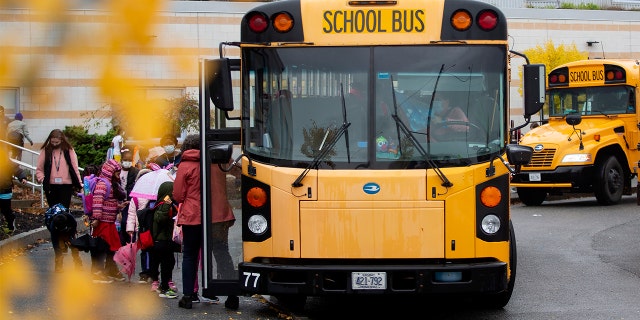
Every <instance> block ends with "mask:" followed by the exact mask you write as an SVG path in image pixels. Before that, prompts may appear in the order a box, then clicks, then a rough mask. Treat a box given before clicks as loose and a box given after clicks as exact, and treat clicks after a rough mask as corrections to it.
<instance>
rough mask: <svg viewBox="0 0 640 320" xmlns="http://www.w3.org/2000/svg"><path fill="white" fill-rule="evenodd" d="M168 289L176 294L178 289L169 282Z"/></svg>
mask: <svg viewBox="0 0 640 320" xmlns="http://www.w3.org/2000/svg"><path fill="white" fill-rule="evenodd" d="M169 289H171V290H173V292H178V287H176V284H175V283H173V281H169Z"/></svg>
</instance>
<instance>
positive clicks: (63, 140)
mask: <svg viewBox="0 0 640 320" xmlns="http://www.w3.org/2000/svg"><path fill="white" fill-rule="evenodd" d="M51 138H60V149H62V150H63V151H68V150H71V149H73V147H72V146H71V143H69V139H67V136H65V135H64V132H62V130H60V129H53V130H51V132H49V136H48V137H47V139H46V140H45V141H44V143H43V144H42V147H41V148H40V149H44V151H45V152H46V153H48V154H51V152H52V151H53V145H52V144H51Z"/></svg>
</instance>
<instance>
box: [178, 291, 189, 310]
mask: <svg viewBox="0 0 640 320" xmlns="http://www.w3.org/2000/svg"><path fill="white" fill-rule="evenodd" d="M191 300H193V298H192V297H190V296H189V295H186V294H185V295H184V296H182V299H180V301H178V307H180V308H185V309H191V308H193V305H192V303H193V302H192V301H191Z"/></svg>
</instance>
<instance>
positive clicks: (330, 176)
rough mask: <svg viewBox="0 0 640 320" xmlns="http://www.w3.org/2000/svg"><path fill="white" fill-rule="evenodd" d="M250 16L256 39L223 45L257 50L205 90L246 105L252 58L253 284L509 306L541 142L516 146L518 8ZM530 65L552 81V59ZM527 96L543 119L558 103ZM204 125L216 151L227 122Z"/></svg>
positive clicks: (365, 8) (292, 10)
mask: <svg viewBox="0 0 640 320" xmlns="http://www.w3.org/2000/svg"><path fill="white" fill-rule="evenodd" d="M240 28H241V41H240V42H236V43H223V44H221V49H222V48H223V47H226V46H237V47H239V49H240V59H229V58H225V57H221V59H218V60H216V61H214V62H212V63H211V65H212V69H214V70H213V71H212V72H211V74H209V78H208V80H209V81H210V86H208V87H207V88H206V90H207V93H210V95H211V98H212V100H213V102H214V104H215V106H216V107H217V108H219V109H221V110H224V111H230V110H232V109H233V105H232V103H231V101H230V100H231V97H232V93H231V89H232V85H231V83H232V82H231V80H230V79H231V77H230V75H229V74H230V72H231V71H232V70H236V71H239V74H240V81H239V84H240V99H241V107H240V110H241V116H240V119H239V120H240V123H241V132H242V134H241V138H239V140H240V146H241V152H242V183H241V194H242V218H241V221H239V222H240V226H239V227H240V228H242V239H241V240H242V244H241V246H242V254H241V257H240V256H238V257H237V262H238V276H239V279H238V284H239V286H240V291H241V292H244V293H260V294H268V295H274V296H276V297H278V298H279V299H281V300H283V301H288V302H293V303H295V304H297V305H299V306H300V305H301V304H303V303H304V301H305V299H306V297H307V296H324V295H363V294H364V295H366V294H403V295H407V294H408V295H440V294H470V295H476V296H477V297H479V298H480V299H481V300H482V301H483V302H484V303H485V304H486V305H488V306H492V307H502V306H504V305H506V304H507V303H508V301H509V299H510V297H511V294H512V292H513V289H514V282H515V275H516V244H515V231H514V229H513V225H512V223H511V217H510V213H509V204H510V197H509V193H510V190H509V186H510V181H509V180H510V174H511V173H512V170H513V168H511V167H510V166H509V165H508V164H507V161H506V160H505V156H506V157H507V158H508V159H509V161H510V162H511V165H516V166H519V165H521V164H524V163H526V162H527V161H528V159H529V157H530V155H531V150H530V148H525V147H522V146H509V145H508V141H509V127H508V119H509V97H508V93H509V82H510V79H509V76H510V74H511V72H510V64H509V59H510V56H511V55H510V52H509V49H508V46H509V44H508V39H507V20H506V18H505V16H504V15H503V14H502V12H500V11H499V10H498V9H497V8H495V7H493V6H491V5H488V4H486V3H483V2H476V1H462V0H419V1H418V0H397V1H343V0H326V1H310V0H299V1H278V2H274V3H270V4H265V5H261V6H258V7H256V8H255V9H253V10H251V11H250V12H248V13H247V14H246V15H245V16H244V18H243V19H242V24H241V26H240ZM221 51H224V50H221ZM525 70H529V69H525ZM531 70H533V71H537V73H536V72H533V71H532V72H525V74H533V75H535V77H534V78H535V79H537V82H535V83H534V85H533V86H531V88H535V87H536V85H537V86H538V87H537V89H536V90H538V91H539V92H542V93H543V92H544V76H543V75H544V70H543V69H542V70H540V68H539V66H532V68H531ZM541 75H542V76H541ZM541 77H542V81H541V83H542V85H541V86H540V81H538V80H539V79H540V78H541ZM525 81H526V79H525ZM531 88H530V86H527V85H525V89H526V90H527V92H530V91H531V90H530V89H531ZM534 91H535V90H534ZM543 98H544V96H543ZM536 99H537V100H536ZM445 100H446V101H448V103H449V104H450V105H451V107H452V109H447V108H446V106H445V104H446V103H447V102H445ZM526 100H531V101H532V102H531V103H528V104H527V108H526V110H525V114H526V115H527V116H529V115H531V114H533V113H535V112H536V111H537V110H538V109H539V108H540V106H541V104H540V103H539V102H540V101H539V100H540V99H539V95H538V97H536V96H535V95H533V96H530V97H529V99H526ZM445 110H456V111H453V112H455V116H454V113H452V111H445ZM208 112H209V110H208V109H207V108H205V110H204V113H203V116H204V119H209V116H208V115H209V113H208ZM227 116H228V115H227ZM205 122H206V121H205ZM207 130H209V131H207ZM203 132H204V134H203V137H205V139H206V140H207V145H208V146H210V147H211V148H213V145H215V143H216V142H215V140H219V136H217V135H216V134H215V133H214V132H213V131H212V130H211V129H210V128H209V125H207V123H205V124H204V127H203ZM207 154H208V155H209V157H210V158H209V159H207V160H204V161H209V160H216V159H223V160H224V156H220V155H218V153H217V152H215V151H210V152H207ZM225 156H227V155H225ZM205 163H206V162H205ZM206 175H207V174H206V173H205V176H206ZM205 202H206V199H205ZM205 207H206V206H205ZM210 276H212V277H215V272H214V271H211V274H210ZM212 287H215V286H213V285H212ZM211 290H215V289H214V288H211ZM212 292H220V291H212Z"/></svg>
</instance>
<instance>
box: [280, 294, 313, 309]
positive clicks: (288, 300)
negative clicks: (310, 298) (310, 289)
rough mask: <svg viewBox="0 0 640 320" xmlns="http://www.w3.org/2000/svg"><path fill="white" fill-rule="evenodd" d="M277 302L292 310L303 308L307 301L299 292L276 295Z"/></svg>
mask: <svg viewBox="0 0 640 320" xmlns="http://www.w3.org/2000/svg"><path fill="white" fill-rule="evenodd" d="M276 299H278V302H279V304H280V305H281V306H282V307H285V308H288V309H290V310H292V311H302V310H304V305H305V304H306V303H307V296H305V295H300V294H282V295H277V296H276Z"/></svg>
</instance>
